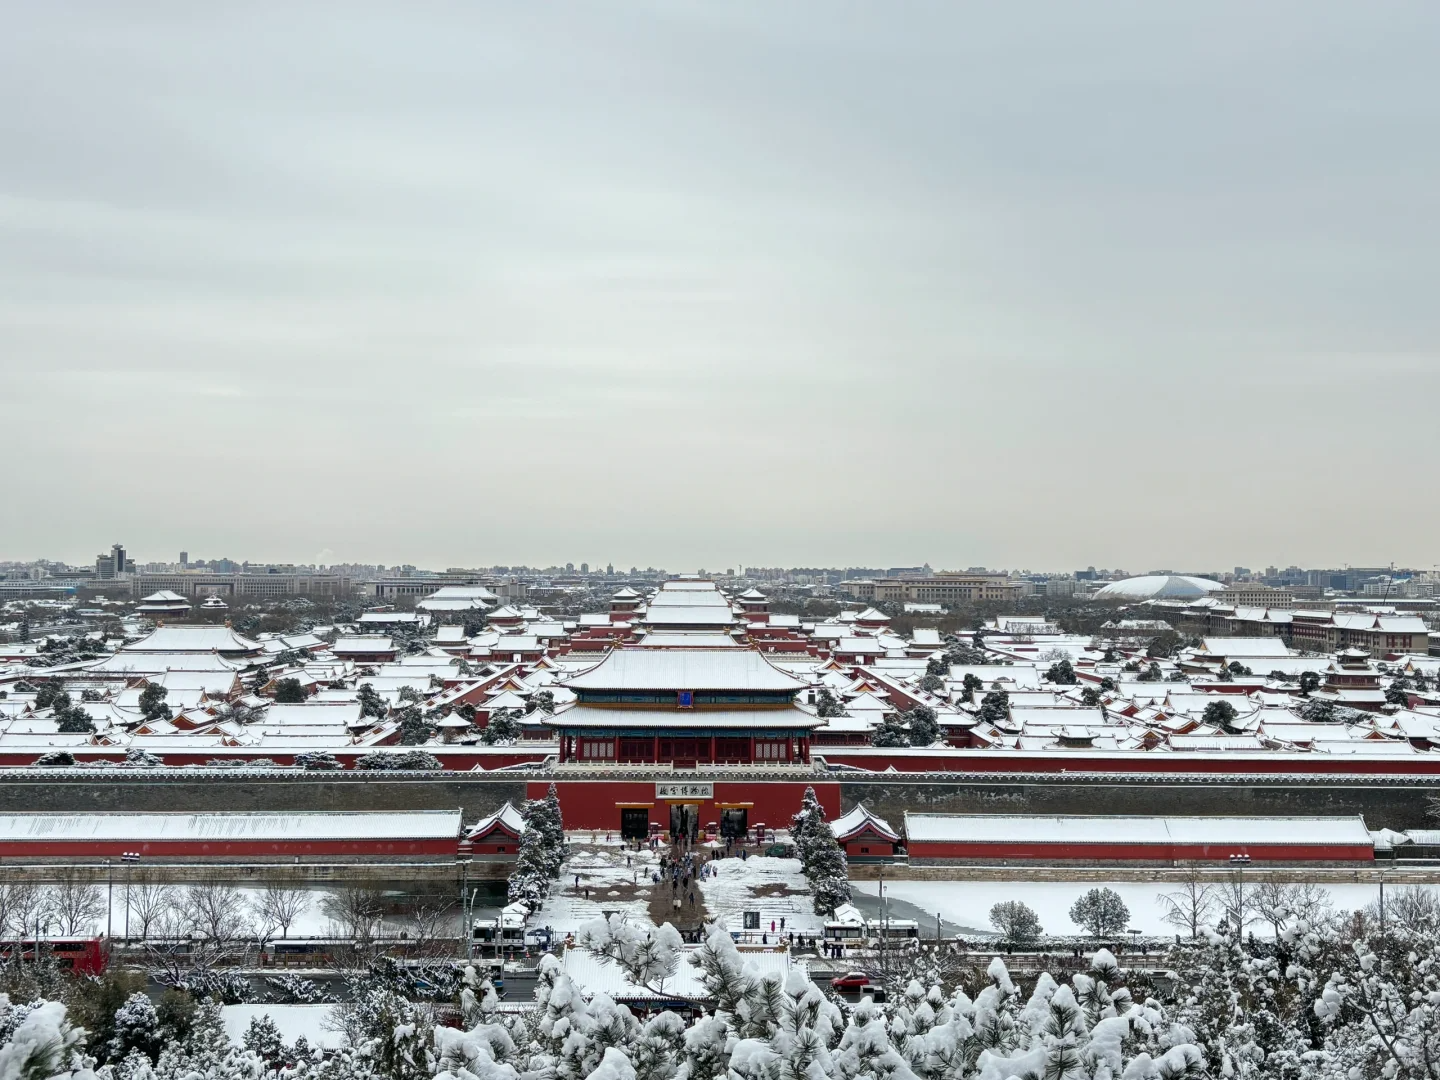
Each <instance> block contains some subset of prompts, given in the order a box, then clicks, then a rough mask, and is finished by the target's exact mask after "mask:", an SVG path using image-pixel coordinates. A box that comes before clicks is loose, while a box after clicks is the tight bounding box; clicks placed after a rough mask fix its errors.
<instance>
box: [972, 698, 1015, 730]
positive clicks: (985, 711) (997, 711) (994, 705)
mask: <svg viewBox="0 0 1440 1080" xmlns="http://www.w3.org/2000/svg"><path fill="white" fill-rule="evenodd" d="M977 716H978V718H979V719H981V720H983V721H985V722H986V723H988V724H1003V723H1005V722H1006V721H1007V720H1009V719H1010V695H1009V694H1007V693H1006V692H1005V691H1004V690H992V691H990V693H988V694H986V695H985V696H984V697H983V698H982V699H981V700H980V711H979V713H978V714H977Z"/></svg>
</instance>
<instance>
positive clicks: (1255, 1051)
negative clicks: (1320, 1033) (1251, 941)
mask: <svg viewBox="0 0 1440 1080" xmlns="http://www.w3.org/2000/svg"><path fill="white" fill-rule="evenodd" d="M1170 963H1171V964H1172V965H1173V966H1174V970H1175V972H1176V976H1177V980H1178V984H1179V992H1178V997H1179V1002H1178V1005H1177V1007H1176V1012H1175V1016H1176V1020H1177V1021H1178V1022H1179V1023H1182V1024H1184V1025H1185V1026H1186V1027H1188V1028H1189V1029H1190V1030H1191V1031H1193V1032H1194V1038H1195V1041H1196V1043H1197V1044H1198V1046H1199V1047H1200V1049H1201V1051H1202V1052H1203V1053H1204V1055H1205V1058H1206V1061H1207V1063H1208V1066H1209V1069H1210V1071H1211V1073H1212V1074H1213V1075H1216V1076H1225V1077H1236V1078H1238V1080H1247V1078H1259V1077H1262V1076H1263V1077H1266V1078H1275V1080H1296V1078H1298V1077H1300V1076H1301V1074H1302V1069H1303V1059H1304V1055H1305V1054H1306V1053H1308V1052H1309V1050H1310V1045H1309V1042H1310V1040H1309V1036H1308V1033H1307V1031H1306V1030H1305V1025H1306V1018H1305V1016H1304V1010H1305V1008H1306V1007H1307V1005H1308V1000H1307V999H1306V998H1305V997H1304V996H1303V995H1300V994H1298V993H1296V988H1295V987H1294V985H1293V984H1292V983H1291V981H1290V980H1289V979H1288V978H1287V975H1286V971H1285V965H1284V963H1283V962H1282V961H1281V960H1280V959H1278V958H1277V957H1276V956H1275V955H1273V954H1267V952H1265V951H1262V950H1260V949H1258V948H1255V947H1252V946H1247V945H1246V944H1245V943H1244V942H1243V941H1241V940H1240V939H1239V938H1238V936H1237V935H1236V932H1235V928H1234V927H1233V925H1232V924H1231V923H1230V921H1229V920H1221V922H1220V924H1219V925H1218V926H1217V927H1216V928H1215V929H1213V930H1212V929H1210V928H1208V927H1206V928H1202V930H1201V932H1200V940H1199V942H1198V943H1196V944H1187V945H1182V946H1178V947H1177V948H1176V949H1175V950H1174V951H1173V952H1172V954H1171V959H1170Z"/></svg>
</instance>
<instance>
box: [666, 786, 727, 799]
mask: <svg viewBox="0 0 1440 1080" xmlns="http://www.w3.org/2000/svg"><path fill="white" fill-rule="evenodd" d="M714 797H715V785H714V784H696V783H685V784H656V785H655V798H657V799H713V798H714Z"/></svg>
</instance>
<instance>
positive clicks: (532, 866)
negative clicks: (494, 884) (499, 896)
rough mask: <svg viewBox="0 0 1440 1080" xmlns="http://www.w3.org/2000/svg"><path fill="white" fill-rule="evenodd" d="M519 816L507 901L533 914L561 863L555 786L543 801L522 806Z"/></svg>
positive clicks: (562, 839) (559, 825)
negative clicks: (520, 824)
mask: <svg viewBox="0 0 1440 1080" xmlns="http://www.w3.org/2000/svg"><path fill="white" fill-rule="evenodd" d="M520 816H521V818H523V819H524V822H525V830H524V831H523V832H522V833H521V834H520V850H519V853H518V854H517V855H516V857H515V867H514V870H513V872H512V873H511V875H510V887H509V899H510V902H511V903H512V904H513V903H521V904H524V905H525V908H526V910H527V911H530V912H534V911H536V910H538V909H539V907H540V905H541V904H543V903H544V902H545V898H546V897H548V896H549V895H550V889H551V883H552V882H553V881H554V880H555V878H556V877H558V876H559V873H560V864H561V862H562V860H563V859H564V839H565V833H564V828H563V826H562V824H561V820H560V800H559V797H558V796H557V795H556V794H555V785H554V784H551V785H550V790H549V791H548V792H547V793H546V796H545V798H544V799H543V800H540V799H535V800H530V801H527V802H526V803H524V804H523V805H522V806H521V807H520Z"/></svg>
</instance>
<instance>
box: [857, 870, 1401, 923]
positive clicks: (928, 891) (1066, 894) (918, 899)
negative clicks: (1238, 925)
mask: <svg viewBox="0 0 1440 1080" xmlns="http://www.w3.org/2000/svg"><path fill="white" fill-rule="evenodd" d="M1390 884H1391V887H1392V888H1393V887H1394V886H1395V885H1397V884H1400V882H1397V881H1395V880H1394V879H1393V878H1392V879H1391V882H1390ZM850 886H851V888H852V889H854V891H855V892H857V893H865V894H867V895H869V896H875V895H876V891H877V885H876V883H875V882H873V881H852V882H851V883H850ZM1179 887H1180V885H1179V883H1178V882H1137V881H1109V882H1105V881H887V882H886V883H885V894H886V895H887V896H889V897H891V898H892V899H898V900H904V901H905V902H906V903H910V904H914V905H915V906H916V907H918V908H920V909H921V910H922V911H924V912H926V913H927V914H930V915H934V914H935V913H936V912H938V913H939V914H940V917H941V918H942V919H944V920H945V921H946V922H952V923H955V924H957V925H959V926H962V927H967V928H969V929H971V930H981V931H984V932H986V933H990V932H991V926H990V918H989V913H990V908H991V907H992V906H993V905H995V904H998V903H999V902H1000V901H1002V900H1019V901H1022V902H1023V903H1026V904H1028V905H1030V907H1031V908H1033V909H1034V911H1035V914H1037V915H1038V916H1040V924H1041V925H1042V926H1043V927H1044V928H1045V932H1046V933H1047V934H1083V933H1084V930H1083V929H1081V928H1080V927H1078V926H1076V925H1075V924H1074V923H1072V922H1071V921H1070V915H1069V911H1070V906H1071V905H1072V904H1074V903H1075V901H1076V900H1078V899H1079V898H1080V896H1081V895H1082V894H1083V893H1085V892H1088V891H1089V890H1090V889H1099V888H1108V889H1113V890H1114V891H1115V892H1117V893H1119V894H1120V899H1122V900H1124V901H1125V906H1126V907H1128V908H1129V909H1130V926H1131V928H1132V929H1135V930H1139V931H1141V932H1142V933H1146V934H1173V933H1175V927H1174V926H1172V925H1171V924H1170V923H1167V922H1165V921H1164V919H1163V918H1162V916H1163V915H1164V908H1162V906H1161V904H1160V901H1159V897H1160V894H1161V893H1169V892H1175V891H1176V890H1178V889H1179ZM1324 888H1325V889H1326V890H1327V891H1328V892H1329V893H1330V897H1331V901H1332V903H1333V904H1334V905H1335V907H1336V908H1337V909H1339V910H1347V911H1348V910H1355V909H1357V908H1362V907H1364V906H1365V905H1367V904H1370V903H1373V902H1374V901H1375V900H1377V899H1378V898H1379V895H1380V894H1379V889H1378V888H1377V887H1376V886H1374V885H1358V884H1353V883H1350V884H1336V885H1330V884H1327V885H1325V886H1324ZM1255 932H1256V934H1257V936H1258V935H1259V934H1260V933H1261V932H1262V930H1261V927H1259V926H1257V927H1255Z"/></svg>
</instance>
